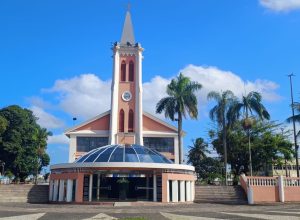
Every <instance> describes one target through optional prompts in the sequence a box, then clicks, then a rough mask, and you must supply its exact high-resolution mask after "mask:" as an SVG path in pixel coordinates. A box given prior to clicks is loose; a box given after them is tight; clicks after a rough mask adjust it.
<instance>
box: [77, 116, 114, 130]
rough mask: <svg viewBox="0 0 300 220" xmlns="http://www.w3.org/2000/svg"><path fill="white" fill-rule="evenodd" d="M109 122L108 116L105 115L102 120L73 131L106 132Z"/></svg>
mask: <svg viewBox="0 0 300 220" xmlns="http://www.w3.org/2000/svg"><path fill="white" fill-rule="evenodd" d="M109 121H110V114H107V115H105V116H103V117H102V118H99V119H97V120H95V121H92V122H90V123H88V124H85V125H83V126H81V127H79V128H77V129H75V131H81V130H102V131H108V130H109Z"/></svg>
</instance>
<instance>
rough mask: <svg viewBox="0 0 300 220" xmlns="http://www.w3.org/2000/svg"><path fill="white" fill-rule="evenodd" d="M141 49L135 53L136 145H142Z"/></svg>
mask: <svg viewBox="0 0 300 220" xmlns="http://www.w3.org/2000/svg"><path fill="white" fill-rule="evenodd" d="M142 52H143V48H142V47H139V48H138V52H137V53H136V60H135V65H136V69H135V71H136V74H135V76H136V78H135V85H136V86H135V87H136V88H135V96H136V99H135V102H136V103H135V133H136V135H135V142H136V144H139V145H143V100H142V94H143V85H142V60H143V54H142Z"/></svg>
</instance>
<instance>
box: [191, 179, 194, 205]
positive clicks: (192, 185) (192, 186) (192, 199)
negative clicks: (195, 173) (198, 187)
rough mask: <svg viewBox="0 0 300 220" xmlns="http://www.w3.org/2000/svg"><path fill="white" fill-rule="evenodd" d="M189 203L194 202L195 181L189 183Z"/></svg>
mask: <svg viewBox="0 0 300 220" xmlns="http://www.w3.org/2000/svg"><path fill="white" fill-rule="evenodd" d="M191 194H192V195H191V201H192V202H193V201H194V200H195V181H191Z"/></svg>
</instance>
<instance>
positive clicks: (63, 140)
mask: <svg viewBox="0 0 300 220" xmlns="http://www.w3.org/2000/svg"><path fill="white" fill-rule="evenodd" d="M47 143H48V144H69V138H67V136H66V135H64V134H59V135H53V136H49V137H48V141H47Z"/></svg>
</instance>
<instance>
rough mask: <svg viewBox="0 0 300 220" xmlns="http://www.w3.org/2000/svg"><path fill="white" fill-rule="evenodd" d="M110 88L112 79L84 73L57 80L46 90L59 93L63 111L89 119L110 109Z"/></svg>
mask: <svg viewBox="0 0 300 220" xmlns="http://www.w3.org/2000/svg"><path fill="white" fill-rule="evenodd" d="M110 88H111V82H110V81H102V80H101V79H99V78H98V77H97V76H96V75H94V74H82V75H80V76H76V77H73V78H71V79H65V80H57V81H56V82H55V84H54V86H53V87H52V88H50V89H46V90H45V91H47V92H51V93H58V94H59V97H58V99H59V106H60V108H61V109H62V110H63V111H65V112H67V113H68V114H70V115H71V116H74V117H81V118H84V119H87V118H90V117H93V116H95V115H97V114H100V113H102V112H104V111H107V110H109V108H110Z"/></svg>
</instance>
